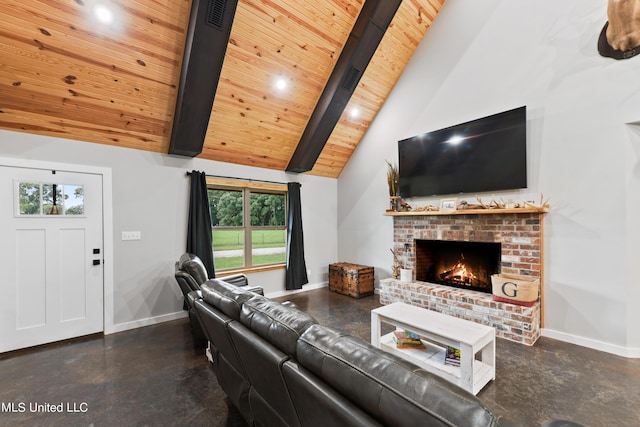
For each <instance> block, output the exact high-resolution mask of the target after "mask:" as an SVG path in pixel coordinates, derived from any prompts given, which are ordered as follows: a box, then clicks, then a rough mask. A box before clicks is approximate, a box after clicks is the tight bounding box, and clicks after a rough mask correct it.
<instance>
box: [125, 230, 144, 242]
mask: <svg viewBox="0 0 640 427" xmlns="http://www.w3.org/2000/svg"><path fill="white" fill-rule="evenodd" d="M140 239H142V235H141V234H140V232H139V231H123V232H122V240H140Z"/></svg>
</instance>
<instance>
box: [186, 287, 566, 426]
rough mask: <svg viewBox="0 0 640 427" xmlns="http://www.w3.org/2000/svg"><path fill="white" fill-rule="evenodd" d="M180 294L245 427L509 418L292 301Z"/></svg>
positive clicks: (233, 290) (238, 293)
mask: <svg viewBox="0 0 640 427" xmlns="http://www.w3.org/2000/svg"><path fill="white" fill-rule="evenodd" d="M189 299H190V300H191V302H192V304H193V306H194V308H195V313H196V315H197V317H198V319H199V320H200V323H201V325H202V328H203V331H204V333H205V336H206V338H207V339H208V340H209V349H210V351H211V356H212V359H213V369H214V371H215V373H216V376H217V379H218V382H219V384H220V386H221V387H222V388H223V390H224V391H225V393H226V394H227V396H228V397H229V400H230V401H231V402H232V403H233V404H234V405H235V406H236V407H237V408H238V409H239V411H240V412H241V413H242V415H243V416H244V418H245V419H246V421H247V423H248V424H249V425H252V426H265V427H267V426H268V427H275V426H318V427H326V426H380V425H385V426H411V427H414V426H417V425H419V426H474V427H480V426H495V427H497V426H501V425H502V426H507V425H511V424H509V423H506V422H505V421H504V420H501V419H499V417H498V416H496V415H495V414H494V413H493V412H492V410H491V409H490V408H488V407H487V406H486V405H484V404H483V403H482V402H481V401H480V400H479V399H478V398H476V397H475V396H474V395H472V394H471V393H468V392H466V391H464V390H462V389H461V388H459V387H457V386H455V385H452V384H450V383H448V382H446V381H444V380H442V379H440V378H439V377H437V376H434V375H433V374H431V373H429V372H426V371H424V370H422V369H420V368H418V367H417V366H415V365H413V364H411V363H409V362H407V361H405V360H403V359H400V358H398V357H396V356H394V355H392V354H390V353H387V352H385V351H383V350H380V349H378V348H375V347H373V346H371V345H370V344H368V343H367V342H365V341H363V340H361V339H359V338H355V337H352V336H349V335H347V334H345V333H343V332H341V331H338V330H336V329H332V328H329V327H326V326H322V325H320V324H318V322H317V321H316V320H315V319H314V318H313V317H311V316H310V315H308V314H306V313H304V312H302V311H301V310H299V309H298V308H297V307H296V306H295V305H294V304H291V303H279V302H276V301H273V300H270V299H268V298H266V297H264V296H262V295H258V294H255V293H253V292H250V291H246V290H244V289H241V288H238V287H235V286H233V285H230V284H228V283H225V282H224V281H222V280H216V279H212V280H209V281H207V282H206V283H204V284H203V285H202V287H201V290H200V291H199V292H198V293H196V292H192V293H191V294H189ZM554 425H555V426H561V425H573V424H571V423H568V424H561V423H559V422H556V424H554Z"/></svg>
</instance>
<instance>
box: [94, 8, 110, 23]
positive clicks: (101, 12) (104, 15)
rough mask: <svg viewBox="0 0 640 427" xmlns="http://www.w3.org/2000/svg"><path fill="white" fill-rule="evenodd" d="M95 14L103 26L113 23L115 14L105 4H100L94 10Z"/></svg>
mask: <svg viewBox="0 0 640 427" xmlns="http://www.w3.org/2000/svg"><path fill="white" fill-rule="evenodd" d="M93 14H94V16H95V17H96V18H98V21H100V22H102V23H103V24H110V23H112V22H113V12H112V11H111V9H109V8H108V7H107V6H105V5H103V4H98V5H96V7H94V8H93Z"/></svg>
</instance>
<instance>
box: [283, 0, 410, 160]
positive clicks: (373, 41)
mask: <svg viewBox="0 0 640 427" xmlns="http://www.w3.org/2000/svg"><path fill="white" fill-rule="evenodd" d="M401 3H402V0H367V1H366V2H365V4H364V6H363V7H362V10H361V11H360V15H359V16H358V19H357V21H356V23H355V25H354V27H353V29H352V31H351V34H350V35H349V38H348V39H347V43H346V44H345V46H344V49H343V50H342V53H341V54H340V58H338V62H337V63H336V66H335V68H334V70H333V72H332V74H331V76H330V77H329V80H328V81H327V85H326V86H325V88H324V91H323V92H322V95H321V96H320V100H319V101H318V104H317V105H316V108H315V109H314V111H313V113H311V118H310V119H309V122H308V124H307V127H306V128H305V130H304V132H303V134H302V137H301V138H300V142H299V143H298V147H297V148H296V150H295V152H294V153H293V156H292V157H291V159H290V160H289V164H288V166H287V172H307V171H310V170H311V169H313V166H314V164H315V163H316V161H317V160H318V157H319V156H320V153H321V152H322V149H323V148H324V146H325V144H326V143H327V140H328V139H329V137H330V136H331V133H332V132H333V129H334V128H335V127H336V124H337V123H338V121H339V120H340V116H341V115H342V112H343V111H344V109H345V107H346V106H347V103H348V102H349V99H351V96H352V95H353V92H354V91H355V89H356V86H357V85H358V82H359V81H360V78H361V77H362V75H363V74H364V71H365V69H366V68H367V66H368V65H369V62H370V61H371V58H372V57H373V54H374V53H375V51H376V49H377V48H378V45H380V42H381V41H382V37H383V36H384V34H385V32H386V31H387V28H389V25H390V24H391V21H392V20H393V17H394V16H395V14H396V12H397V10H398V8H399V7H400V4H401Z"/></svg>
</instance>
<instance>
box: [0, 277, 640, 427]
mask: <svg viewBox="0 0 640 427" xmlns="http://www.w3.org/2000/svg"><path fill="white" fill-rule="evenodd" d="M279 299H281V300H284V299H288V300H291V301H294V302H295V303H296V304H297V305H298V306H299V307H300V308H302V309H303V310H305V311H307V312H309V313H310V314H311V315H313V316H314V317H315V318H316V319H317V320H318V321H319V322H320V323H322V324H326V325H329V326H332V327H335V328H339V329H343V330H345V331H346V332H348V333H350V334H352V335H355V336H359V337H361V338H363V339H365V340H367V341H368V340H369V334H370V326H369V322H370V310H371V309H373V308H375V307H378V306H379V305H380V304H379V302H378V297H377V296H375V295H374V296H372V297H366V298H362V299H353V298H349V297H346V296H343V295H338V294H336V293H332V292H329V291H328V290H327V289H320V290H314V291H310V292H305V293H301V294H296V295H292V296H291V297H288V298H279ZM496 377H497V378H496V380H495V381H493V382H491V383H489V384H488V385H487V386H486V387H485V388H484V389H483V390H482V391H481V392H480V393H479V394H478V397H479V398H480V399H481V400H483V401H484V402H485V403H486V404H487V405H489V406H490V407H491V408H493V409H494V411H495V412H496V413H497V414H499V415H501V416H503V417H505V418H506V419H508V420H509V421H510V422H512V423H514V424H516V425H521V426H523V427H528V426H540V425H542V424H544V423H545V422H548V421H550V420H553V419H569V420H573V421H576V422H580V423H582V424H585V425H587V426H590V427H600V426H603V427H604V426H616V427H617V426H621V427H627V426H628V427H635V426H640V360H638V359H625V358H622V357H618V356H613V355H610V354H607V353H602V352H598V351H595V350H590V349H585V348H582V347H578V346H575V345H571V344H567V343H563V342H559V341H555V340H552V339H547V338H544V337H543V338H541V339H540V340H539V341H538V342H537V343H536V345H535V346H533V347H527V346H524V345H522V344H516V343H512V342H509V341H505V340H498V341H497V371H496ZM0 403H1V404H2V406H1V407H0V426H101V425H109V426H112V425H118V426H172V425H175V426H178V425H179V426H186V425H190V426H200V425H202V426H229V427H231V426H244V425H245V424H244V421H243V419H242V417H241V416H240V414H239V413H238V412H237V410H236V409H235V408H234V407H233V406H232V405H231V404H230V403H229V402H228V400H227V399H226V397H225V394H224V392H223V391H222V390H221V389H220V387H219V386H218V383H217V381H216V378H215V375H214V374H213V372H212V371H211V369H209V366H208V363H207V361H206V359H205V357H204V353H203V348H202V347H199V346H197V345H195V344H194V342H193V339H192V335H191V332H190V327H189V322H188V320H187V319H181V320H177V321H173V322H167V323H163V324H160V325H156V326H150V327H146V328H140V329H135V330H132V331H127V332H122V333H118V334H113V335H109V336H106V337H102V336H93V337H87V338H82V339H78V340H74V341H70V342H64V343H59V344H53V345H48V346H43V347H39V348H35V349H31V350H25V351H19V352H13V353H8V354H4V355H0ZM38 405H39V406H38ZM59 408H61V409H62V410H63V411H62V412H61V413H60V412H54V410H56V411H57V410H58V409H59ZM12 410H13V411H12Z"/></svg>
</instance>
